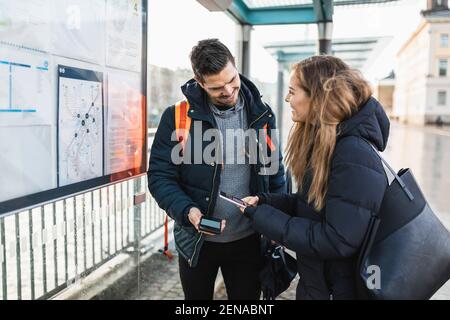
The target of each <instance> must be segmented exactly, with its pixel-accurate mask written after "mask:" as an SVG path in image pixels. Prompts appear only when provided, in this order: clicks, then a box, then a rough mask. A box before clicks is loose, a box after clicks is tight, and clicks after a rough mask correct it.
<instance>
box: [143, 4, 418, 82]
mask: <svg viewBox="0 0 450 320" xmlns="http://www.w3.org/2000/svg"><path fill="white" fill-rule="evenodd" d="M425 5H426V0H400V1H398V2H392V3H387V4H382V5H377V6H346V7H342V6H341V7H335V10H334V16H333V20H334V27H333V38H336V39H337V38H339V39H342V38H360V37H390V38H389V39H390V40H389V41H387V44H386V46H385V47H384V48H383V50H382V51H381V52H380V54H379V55H378V58H376V59H375V60H373V63H372V65H371V68H368V69H366V70H365V73H364V75H365V76H366V78H368V79H369V80H370V81H371V82H374V81H376V80H377V79H381V78H383V77H385V76H387V75H388V74H389V72H390V71H391V70H392V69H393V68H394V66H395V56H396V53H397V52H398V50H399V49H400V48H401V46H402V45H403V44H404V43H405V42H406V40H407V39H408V38H409V36H410V35H411V34H412V33H413V32H414V31H415V30H416V29H417V27H418V26H419V24H420V21H421V16H420V10H422V9H424V7H425ZM238 30H239V29H238V28H237V27H236V25H235V23H234V22H233V21H232V20H231V19H230V18H229V17H228V16H227V15H225V14H224V13H221V12H209V11H208V10H207V9H205V8H204V7H203V6H201V5H200V4H199V3H198V2H197V1H195V0H152V1H149V48H148V50H149V62H150V63H151V64H154V65H158V66H163V67H167V68H171V69H176V68H190V64H189V52H190V50H191V48H192V46H194V45H195V43H196V42H197V41H198V40H201V39H205V38H219V39H220V40H221V41H222V42H223V43H225V44H226V45H227V46H228V47H229V48H230V50H231V51H232V52H233V53H236V42H237V39H238V37H239V33H238ZM251 37H252V43H251V75H252V76H253V77H255V78H257V79H259V80H261V81H265V82H275V81H276V74H277V63H276V61H275V59H274V58H273V57H271V56H270V55H269V54H268V53H267V52H266V50H265V49H264V48H263V45H264V44H265V43H271V42H275V41H296V40H297V41H301V40H308V39H316V38H317V26H316V25H314V24H311V25H284V26H255V27H254V28H253V31H252V35H251Z"/></svg>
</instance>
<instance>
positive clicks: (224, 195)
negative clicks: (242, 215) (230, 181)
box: [219, 191, 249, 209]
mask: <svg viewBox="0 0 450 320" xmlns="http://www.w3.org/2000/svg"><path fill="white" fill-rule="evenodd" d="M219 196H220V197H221V198H222V199H224V200H226V201H229V202H231V203H233V204H235V205H237V206H238V207H241V208H244V209H245V208H247V207H248V206H249V205H248V203H245V202H244V201H242V200H241V199H239V198H237V197H235V196H232V195H231V194H228V193H225V192H223V191H220V194H219Z"/></svg>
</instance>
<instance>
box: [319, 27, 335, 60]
mask: <svg viewBox="0 0 450 320" xmlns="http://www.w3.org/2000/svg"><path fill="white" fill-rule="evenodd" d="M317 27H318V28H319V45H318V54H331V53H332V51H331V38H332V35H333V22H319V23H318V24H317Z"/></svg>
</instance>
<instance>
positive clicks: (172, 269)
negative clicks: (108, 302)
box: [103, 253, 297, 300]
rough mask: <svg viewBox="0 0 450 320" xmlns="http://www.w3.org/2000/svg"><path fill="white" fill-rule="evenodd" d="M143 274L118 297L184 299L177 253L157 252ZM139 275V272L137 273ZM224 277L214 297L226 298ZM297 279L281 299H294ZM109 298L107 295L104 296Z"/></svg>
mask: <svg viewBox="0 0 450 320" xmlns="http://www.w3.org/2000/svg"><path fill="white" fill-rule="evenodd" d="M140 270H141V276H140V278H139V279H138V281H135V282H136V283H137V285H134V286H132V287H131V288H129V289H128V290H127V291H126V292H124V293H123V295H121V296H116V297H115V298H118V299H125V300H183V299H184V295H183V290H182V288H181V283H180V277H179V274H178V256H177V255H175V256H174V258H173V259H172V260H168V259H167V258H166V257H165V256H163V255H161V254H158V253H155V254H154V255H152V256H151V257H150V258H149V260H147V261H146V262H145V263H143V264H142V265H141V266H140ZM136 277H137V274H136ZM221 280H222V278H221V276H220V274H219V276H218V281H217V285H216V289H217V290H216V292H215V295H214V299H216V300H226V299H227V295H226V290H225V287H224V285H223V281H221ZM296 286H297V280H294V281H293V282H292V284H291V287H290V288H289V289H288V290H287V291H286V292H284V293H283V294H282V295H281V296H280V297H279V299H284V300H286V299H294V298H295V288H296ZM103 298H107V297H103Z"/></svg>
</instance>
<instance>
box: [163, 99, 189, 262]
mask: <svg viewBox="0 0 450 320" xmlns="http://www.w3.org/2000/svg"><path fill="white" fill-rule="evenodd" d="M189 108H190V105H189V101H187V100H181V101H178V102H177V103H176V104H175V131H176V134H177V138H178V142H179V143H181V153H182V154H183V153H184V147H185V145H186V140H187V138H188V136H189V130H190V128H191V118H190V117H188V112H189ZM168 226H169V216H168V215H167V214H166V218H165V221H164V248H163V249H162V250H160V251H161V252H162V253H163V254H164V255H165V256H167V257H168V258H169V260H172V258H173V254H172V252H170V250H169V228H168Z"/></svg>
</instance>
